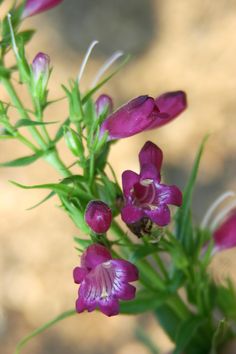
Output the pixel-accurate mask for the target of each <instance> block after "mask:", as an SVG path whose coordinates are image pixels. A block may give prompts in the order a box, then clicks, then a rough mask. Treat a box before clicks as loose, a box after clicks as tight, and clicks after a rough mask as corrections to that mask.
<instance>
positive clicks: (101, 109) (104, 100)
mask: <svg viewBox="0 0 236 354" xmlns="http://www.w3.org/2000/svg"><path fill="white" fill-rule="evenodd" d="M95 107H96V113H97V116H98V117H99V116H100V115H101V114H103V113H105V112H106V113H107V114H110V113H111V112H112V111H113V102H112V99H111V97H110V96H108V95H105V94H103V95H100V96H99V97H98V98H97V100H96V102H95Z"/></svg>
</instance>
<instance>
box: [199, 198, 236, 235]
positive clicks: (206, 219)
mask: <svg viewBox="0 0 236 354" xmlns="http://www.w3.org/2000/svg"><path fill="white" fill-rule="evenodd" d="M235 195H236V194H235V192H234V191H227V192H225V193H223V194H221V195H220V196H219V197H218V198H217V199H216V200H215V201H214V202H213V203H212V204H211V206H210V208H209V209H208V211H207V213H206V215H205V216H204V218H203V220H202V222H201V228H202V229H204V228H206V227H207V225H208V224H209V221H210V219H211V217H212V215H213V214H214V212H215V210H216V209H217V208H218V206H219V205H220V204H221V203H222V202H223V201H224V200H225V199H227V198H229V197H233V196H235Z"/></svg>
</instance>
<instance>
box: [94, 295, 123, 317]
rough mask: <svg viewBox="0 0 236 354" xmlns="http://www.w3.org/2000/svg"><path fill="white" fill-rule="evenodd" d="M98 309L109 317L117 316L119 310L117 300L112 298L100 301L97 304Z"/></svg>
mask: <svg viewBox="0 0 236 354" xmlns="http://www.w3.org/2000/svg"><path fill="white" fill-rule="evenodd" d="M98 307H99V309H100V310H101V311H102V312H103V313H104V314H105V315H107V316H109V317H110V316H115V315H118V313H119V309H120V307H119V302H118V299H117V298H115V297H113V296H110V297H107V298H105V299H101V300H100V301H99V303H98Z"/></svg>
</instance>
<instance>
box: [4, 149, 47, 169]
mask: <svg viewBox="0 0 236 354" xmlns="http://www.w3.org/2000/svg"><path fill="white" fill-rule="evenodd" d="M43 154H44V152H42V151H40V152H37V153H36V154H34V155H29V156H24V157H20V158H19V159H15V160H12V161H6V162H1V163H0V167H20V166H27V165H30V164H31V163H33V162H35V161H36V160H38V159H39V158H40V157H41V156H42V155H43Z"/></svg>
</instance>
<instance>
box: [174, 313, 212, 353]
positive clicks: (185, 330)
mask: <svg viewBox="0 0 236 354" xmlns="http://www.w3.org/2000/svg"><path fill="white" fill-rule="evenodd" d="M204 322H205V319H204V318H202V317H191V318H189V319H188V320H187V321H184V322H182V323H181V324H180V325H179V327H178V330H177V332H176V337H175V343H176V348H175V350H174V352H173V354H182V353H183V352H184V350H185V348H186V347H187V345H188V344H189V343H190V341H191V340H192V338H193V337H194V335H195V333H196V332H197V330H198V329H199V327H200V326H201V325H202V324H203V323H204Z"/></svg>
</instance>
